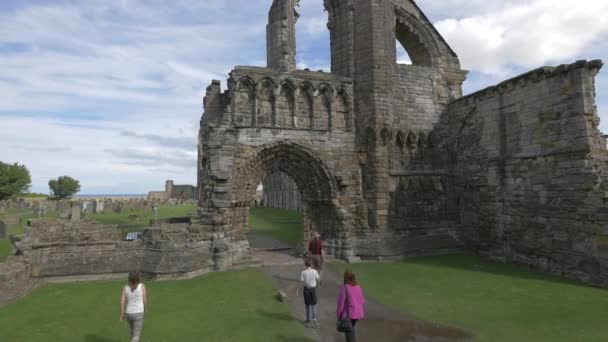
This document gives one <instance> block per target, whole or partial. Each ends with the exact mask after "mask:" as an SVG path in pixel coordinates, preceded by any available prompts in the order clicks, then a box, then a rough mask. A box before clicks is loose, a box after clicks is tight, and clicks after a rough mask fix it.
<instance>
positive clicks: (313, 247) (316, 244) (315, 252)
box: [308, 232, 325, 272]
mask: <svg viewBox="0 0 608 342" xmlns="http://www.w3.org/2000/svg"><path fill="white" fill-rule="evenodd" d="M312 236H313V238H312V240H311V241H310V243H309V244H308V255H309V256H310V259H311V260H312V264H313V266H314V268H315V269H316V270H317V271H319V272H321V268H323V262H324V261H325V252H324V250H323V240H321V237H320V236H319V233H317V232H315V233H313V235H312Z"/></svg>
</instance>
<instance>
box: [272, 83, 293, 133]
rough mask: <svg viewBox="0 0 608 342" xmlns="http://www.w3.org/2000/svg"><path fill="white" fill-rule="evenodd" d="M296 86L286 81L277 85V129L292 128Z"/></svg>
mask: <svg viewBox="0 0 608 342" xmlns="http://www.w3.org/2000/svg"><path fill="white" fill-rule="evenodd" d="M295 94H296V86H295V85H294V83H293V82H292V81H291V80H289V79H287V80H284V81H283V82H281V84H280V85H279V99H278V101H277V106H276V108H277V113H276V118H277V119H276V125H277V126H279V127H294V125H295V120H294V119H295V114H296V112H295V108H296V100H295Z"/></svg>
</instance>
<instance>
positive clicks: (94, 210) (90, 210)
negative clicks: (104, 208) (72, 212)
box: [87, 200, 97, 214]
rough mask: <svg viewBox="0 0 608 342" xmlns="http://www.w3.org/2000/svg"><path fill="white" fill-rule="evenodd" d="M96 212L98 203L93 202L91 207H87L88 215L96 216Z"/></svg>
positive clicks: (90, 204) (90, 203)
mask: <svg viewBox="0 0 608 342" xmlns="http://www.w3.org/2000/svg"><path fill="white" fill-rule="evenodd" d="M96 212H97V201H95V200H93V201H91V202H89V205H88V206H87V213H89V214H95V213H96Z"/></svg>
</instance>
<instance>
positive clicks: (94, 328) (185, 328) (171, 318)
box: [0, 270, 309, 342]
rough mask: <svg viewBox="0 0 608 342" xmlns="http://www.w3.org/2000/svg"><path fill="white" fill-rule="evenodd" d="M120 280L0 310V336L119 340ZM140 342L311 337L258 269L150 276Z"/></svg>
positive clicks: (70, 288) (58, 290)
mask: <svg viewBox="0 0 608 342" xmlns="http://www.w3.org/2000/svg"><path fill="white" fill-rule="evenodd" d="M122 286H123V283H121V282H93V283H74V284H53V285H47V286H45V287H43V288H41V289H38V290H35V291H34V292H33V293H32V294H30V295H28V296H27V297H25V298H23V299H21V300H19V301H17V302H15V303H13V304H11V305H10V306H8V307H6V308H3V309H0V341H11V342H20V341H23V342H25V341H62V342H69V341H78V342H82V341H85V342H114V341H116V342H118V341H126V340H128V325H127V323H121V322H120V321H119V319H118V318H119V299H120V292H121V289H122ZM146 287H147V288H148V296H149V298H148V301H149V308H148V312H147V313H146V315H145V318H144V325H143V334H142V339H141V341H142V342H147V341H195V342H197V341H234V342H246V341H256V342H257V341H269V342H270V341H277V342H282V341H291V342H304V341H309V340H307V339H306V338H305V337H304V328H303V327H302V326H301V325H300V324H299V323H298V322H297V321H296V320H294V319H293V318H292V317H291V314H290V309H289V307H288V305H287V304H285V303H281V302H278V301H277V300H276V299H274V295H275V293H276V290H275V289H274V288H273V286H272V285H271V284H270V282H269V281H268V279H267V278H266V277H265V276H264V275H263V274H262V273H261V272H260V271H258V270H246V271H239V272H227V273H212V274H208V275H204V276H202V277H199V278H197V279H193V280H184V281H167V282H149V283H146Z"/></svg>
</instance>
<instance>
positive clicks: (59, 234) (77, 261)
mask: <svg viewBox="0 0 608 342" xmlns="http://www.w3.org/2000/svg"><path fill="white" fill-rule="evenodd" d="M247 248H248V245H247V244H242V243H239V242H233V243H230V245H228V246H225V248H224V249H218V245H217V244H215V245H214V244H213V236H212V234H210V233H209V232H206V231H204V230H203V229H202V228H201V226H200V224H199V223H198V222H196V220H193V221H192V222H190V223H183V224H162V225H158V226H155V227H154V228H148V229H145V230H144V233H143V236H142V239H141V240H139V241H132V242H131V241H124V239H123V233H122V231H121V230H120V229H119V228H118V227H117V226H113V225H100V224H97V223H95V222H93V221H87V220H83V221H80V222H77V223H76V222H67V221H64V220H59V219H40V220H30V224H29V225H28V226H27V227H26V231H25V234H24V235H23V236H22V237H21V238H18V239H15V241H14V248H13V253H12V255H10V256H9V259H8V261H7V262H5V263H0V306H2V305H4V304H6V303H8V302H10V301H12V300H14V299H16V298H19V297H20V296H22V295H24V294H27V293H28V292H29V291H30V290H31V289H32V288H34V287H35V286H37V285H38V284H42V283H45V282H58V281H82V280H97V279H116V278H118V279H125V277H126V275H127V273H128V272H130V271H134V270H136V271H140V272H142V273H143V274H144V276H145V277H146V278H150V279H183V278H191V277H194V276H198V275H201V274H203V273H206V272H210V271H214V270H225V269H228V268H239V267H250V266H257V265H258V264H257V261H256V260H255V259H252V258H251V257H250V255H249V253H248V250H247Z"/></svg>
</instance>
